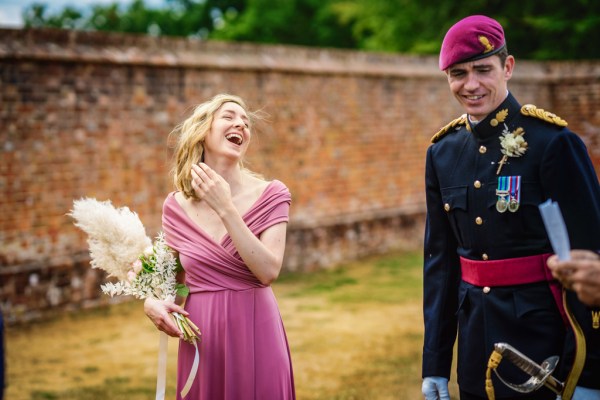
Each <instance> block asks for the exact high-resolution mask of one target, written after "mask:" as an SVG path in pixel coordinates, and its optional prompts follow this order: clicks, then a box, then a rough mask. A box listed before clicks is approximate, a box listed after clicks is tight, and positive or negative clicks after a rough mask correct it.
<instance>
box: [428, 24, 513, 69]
mask: <svg viewBox="0 0 600 400" xmlns="http://www.w3.org/2000/svg"><path fill="white" fill-rule="evenodd" d="M505 45H506V42H505V40H504V30H503V29H502V25H500V24H499V23H498V21H496V20H494V19H492V18H489V17H486V16H484V15H471V16H470V17H466V18H464V19H461V20H460V21H458V22H457V23H456V24H454V25H453V26H452V27H451V28H450V29H449V30H448V32H447V33H446V36H445V37H444V41H443V42H442V49H441V50H440V69H441V70H442V71H444V70H446V69H447V68H448V67H450V66H452V65H454V64H458V63H462V62H467V61H474V60H479V59H481V58H485V57H489V56H491V55H493V54H496V53H497V52H499V51H500V50H502V48H504V46H505Z"/></svg>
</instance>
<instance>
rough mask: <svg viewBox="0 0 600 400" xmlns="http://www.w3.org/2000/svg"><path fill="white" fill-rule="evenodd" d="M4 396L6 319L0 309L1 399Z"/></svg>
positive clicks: (0, 399)
mask: <svg viewBox="0 0 600 400" xmlns="http://www.w3.org/2000/svg"><path fill="white" fill-rule="evenodd" d="M3 398H4V320H3V318H2V310H0V400H2V399H3Z"/></svg>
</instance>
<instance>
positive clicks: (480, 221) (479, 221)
mask: <svg viewBox="0 0 600 400" xmlns="http://www.w3.org/2000/svg"><path fill="white" fill-rule="evenodd" d="M475 223H476V224H477V225H481V224H483V220H482V219H481V217H477V218H475Z"/></svg>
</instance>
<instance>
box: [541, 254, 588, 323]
mask: <svg viewBox="0 0 600 400" xmlns="http://www.w3.org/2000/svg"><path fill="white" fill-rule="evenodd" d="M548 267H549V268H550V270H551V271H552V275H553V276H554V277H555V278H556V279H558V280H559V281H560V283H561V284H562V285H563V286H564V287H566V288H568V289H571V290H573V291H574V292H575V293H577V297H578V298H579V300H580V301H581V302H582V303H584V304H587V305H588V306H596V307H600V255H598V254H597V253H594V252H592V251H587V250H571V259H570V260H568V261H561V260H559V259H558V256H557V255H553V256H552V257H550V258H549V259H548ZM598 318H599V320H600V315H599V317H598Z"/></svg>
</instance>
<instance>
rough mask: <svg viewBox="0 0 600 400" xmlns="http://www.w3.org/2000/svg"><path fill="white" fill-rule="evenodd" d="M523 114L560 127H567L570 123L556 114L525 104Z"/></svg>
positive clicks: (522, 109) (522, 108)
mask: <svg viewBox="0 0 600 400" xmlns="http://www.w3.org/2000/svg"><path fill="white" fill-rule="evenodd" d="M521 114H523V115H526V116H528V117H534V118H538V119H541V120H542V121H546V122H549V123H551V124H554V125H558V126H567V125H568V123H567V121H565V120H564V119H562V118H561V117H559V116H558V115H556V114H552V113H551V112H550V111H546V110H544V109H541V108H537V107H536V106H534V105H533V104H525V105H524V106H523V107H521Z"/></svg>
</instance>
